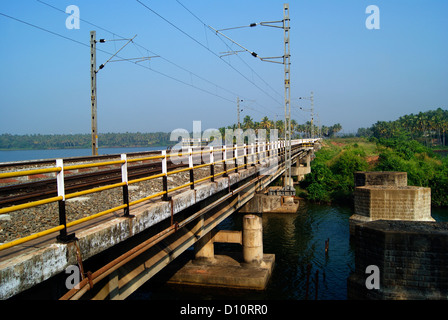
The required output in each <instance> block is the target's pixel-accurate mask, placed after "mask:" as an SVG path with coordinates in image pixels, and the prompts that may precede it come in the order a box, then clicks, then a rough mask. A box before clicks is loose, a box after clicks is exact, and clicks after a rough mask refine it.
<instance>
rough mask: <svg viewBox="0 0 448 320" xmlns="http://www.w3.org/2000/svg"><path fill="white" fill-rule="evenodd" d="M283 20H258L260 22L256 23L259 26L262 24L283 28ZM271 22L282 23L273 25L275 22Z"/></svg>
mask: <svg viewBox="0 0 448 320" xmlns="http://www.w3.org/2000/svg"><path fill="white" fill-rule="evenodd" d="M284 22H285V20H279V21H264V22H260V23H258V24H259V25H260V26H264V27H272V28H281V29H283V28H284V26H283V24H284ZM273 23H281V24H282V25H281V26H277V25H275V24H273Z"/></svg>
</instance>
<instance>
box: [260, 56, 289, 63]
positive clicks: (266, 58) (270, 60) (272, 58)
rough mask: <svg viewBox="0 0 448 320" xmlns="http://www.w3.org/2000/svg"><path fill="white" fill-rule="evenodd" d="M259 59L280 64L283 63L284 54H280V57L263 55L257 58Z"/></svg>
mask: <svg viewBox="0 0 448 320" xmlns="http://www.w3.org/2000/svg"><path fill="white" fill-rule="evenodd" d="M259 59H260V60H261V61H266V62H272V63H280V64H285V61H284V60H285V56H281V57H264V58H261V57H260V58H259ZM274 59H282V60H283V61H276V60H274Z"/></svg>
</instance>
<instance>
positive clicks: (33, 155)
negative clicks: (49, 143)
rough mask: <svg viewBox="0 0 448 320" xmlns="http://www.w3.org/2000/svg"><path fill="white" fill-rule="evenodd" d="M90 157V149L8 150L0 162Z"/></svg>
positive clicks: (103, 150)
mask: <svg viewBox="0 0 448 320" xmlns="http://www.w3.org/2000/svg"><path fill="white" fill-rule="evenodd" d="M163 149H166V147H141V148H99V149H98V154H99V155H105V154H120V153H130V152H141V151H153V150H163ZM91 155H92V149H90V148H89V149H51V150H8V151H0V162H14V161H25V160H41V159H57V158H69V157H87V156H91Z"/></svg>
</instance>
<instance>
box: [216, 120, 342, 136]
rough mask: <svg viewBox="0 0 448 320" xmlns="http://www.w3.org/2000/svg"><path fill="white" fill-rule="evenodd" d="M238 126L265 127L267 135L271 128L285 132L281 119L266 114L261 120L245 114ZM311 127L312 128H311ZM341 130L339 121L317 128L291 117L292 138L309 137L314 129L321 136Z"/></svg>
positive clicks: (232, 126) (223, 130)
mask: <svg viewBox="0 0 448 320" xmlns="http://www.w3.org/2000/svg"><path fill="white" fill-rule="evenodd" d="M237 128H238V124H233V125H230V126H227V127H222V128H219V131H220V132H221V135H222V136H224V132H225V129H237ZM240 128H241V129H243V130H247V129H254V130H255V131H257V130H258V129H265V130H266V131H267V136H268V137H269V133H270V130H271V129H277V130H278V136H279V137H284V134H285V122H284V121H283V120H277V121H274V120H271V119H269V118H268V117H267V116H265V117H263V118H262V119H261V121H259V122H258V121H254V119H252V118H251V117H250V116H245V117H244V119H243V122H242V123H240ZM312 129H313V130H312ZM341 130H342V126H341V125H340V124H339V123H336V124H334V125H332V126H329V127H327V126H322V127H321V128H318V127H317V126H316V125H314V124H313V125H312V126H311V122H310V121H307V122H305V124H298V123H297V121H296V120H294V119H291V137H292V138H293V139H298V138H309V137H311V132H312V131H314V135H315V136H317V134H318V133H319V132H320V133H321V134H322V136H323V137H333V136H334V135H335V134H337V133H338V132H339V131H341Z"/></svg>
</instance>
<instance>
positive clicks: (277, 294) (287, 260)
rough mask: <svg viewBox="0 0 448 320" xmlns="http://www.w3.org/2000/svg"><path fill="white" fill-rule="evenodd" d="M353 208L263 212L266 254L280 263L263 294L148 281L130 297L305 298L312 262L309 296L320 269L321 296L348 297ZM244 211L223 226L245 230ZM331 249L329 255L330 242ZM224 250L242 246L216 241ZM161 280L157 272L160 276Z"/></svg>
mask: <svg viewBox="0 0 448 320" xmlns="http://www.w3.org/2000/svg"><path fill="white" fill-rule="evenodd" d="M351 215H352V210H351V209H350V208H349V207H340V206H336V207H333V206H324V205H315V204H308V203H305V202H302V203H301V205H300V208H299V211H298V213H296V214H278V213H276V214H273V213H272V214H263V244H264V252H266V253H274V254H275V267H274V271H273V274H272V277H271V280H270V282H269V284H268V287H267V289H266V290H265V291H263V292H251V291H234V290H225V289H212V290H207V289H204V288H201V289H189V288H179V287H173V288H172V287H169V286H166V285H164V284H163V283H162V284H161V283H160V281H159V282H158V281H157V279H154V280H152V281H149V282H148V283H147V284H145V285H144V286H143V287H141V288H140V289H139V290H138V291H137V292H135V293H134V294H133V295H132V296H131V297H130V298H131V299H267V300H298V299H305V298H306V287H307V285H306V284H307V281H306V278H307V265H308V264H309V265H311V271H310V276H309V282H308V283H309V288H308V292H309V295H308V299H315V292H316V291H315V289H316V288H315V278H316V271H317V270H318V299H326V300H345V299H346V298H347V277H348V276H349V275H350V273H351V272H352V271H353V270H354V254H353V248H352V247H351V245H350V236H349V225H348V218H349V217H350V216H351ZM241 220H242V219H241V215H238V214H233V215H232V216H231V217H229V218H228V219H226V220H225V221H224V222H222V223H221V225H220V226H219V228H220V229H225V230H241ZM327 239H329V251H328V254H326V253H325V241H326V240H327ZM215 248H216V251H219V250H223V251H225V250H233V251H235V250H241V246H239V245H235V244H215ZM155 278H157V276H156V277H155Z"/></svg>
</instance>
